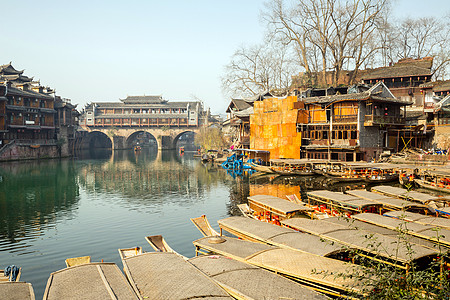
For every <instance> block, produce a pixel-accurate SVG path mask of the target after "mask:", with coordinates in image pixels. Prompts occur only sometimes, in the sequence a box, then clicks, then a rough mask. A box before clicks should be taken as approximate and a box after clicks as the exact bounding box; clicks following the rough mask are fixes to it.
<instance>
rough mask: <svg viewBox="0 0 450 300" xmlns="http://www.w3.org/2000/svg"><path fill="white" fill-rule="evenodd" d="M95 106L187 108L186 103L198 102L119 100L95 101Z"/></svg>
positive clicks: (194, 103)
mask: <svg viewBox="0 0 450 300" xmlns="http://www.w3.org/2000/svg"><path fill="white" fill-rule="evenodd" d="M94 104H95V105H96V106H97V108H187V106H188V105H198V104H199V102H188V101H183V102H181V101H180V102H165V103H154V104H148V103H121V102H95V103H94Z"/></svg>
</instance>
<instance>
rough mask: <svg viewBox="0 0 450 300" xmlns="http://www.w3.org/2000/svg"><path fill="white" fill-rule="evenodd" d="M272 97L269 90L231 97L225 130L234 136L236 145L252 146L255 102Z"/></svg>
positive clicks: (246, 147)
mask: <svg viewBox="0 0 450 300" xmlns="http://www.w3.org/2000/svg"><path fill="white" fill-rule="evenodd" d="M270 97H272V95H271V94H270V93H269V92H263V93H260V94H256V95H254V96H252V97H249V98H244V99H231V101H230V104H229V105H228V108H227V110H226V112H227V120H226V121H225V122H223V126H224V129H225V132H227V133H228V134H229V135H230V136H232V137H231V139H232V140H233V141H232V142H233V143H234V144H235V146H236V147H239V148H244V149H249V148H250V116H251V115H252V114H253V106H254V103H255V102H257V101H263V100H264V99H266V98H270Z"/></svg>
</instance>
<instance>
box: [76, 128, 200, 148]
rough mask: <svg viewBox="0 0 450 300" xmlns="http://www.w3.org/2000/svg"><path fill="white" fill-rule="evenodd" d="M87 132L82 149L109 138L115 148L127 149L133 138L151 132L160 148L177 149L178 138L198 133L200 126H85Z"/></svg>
mask: <svg viewBox="0 0 450 300" xmlns="http://www.w3.org/2000/svg"><path fill="white" fill-rule="evenodd" d="M84 129H86V130H87V133H85V134H84V136H83V137H82V139H81V141H80V145H79V147H80V148H81V149H86V148H89V145H91V142H92V141H94V142H95V139H107V140H109V141H110V143H111V147H112V148H113V149H127V148H130V147H131V140H132V139H133V138H134V137H136V135H137V134H139V133H149V134H150V135H152V136H153V137H154V138H155V140H156V143H157V145H158V149H161V150H169V149H175V148H176V144H177V141H178V139H179V138H180V137H181V136H182V135H183V134H185V133H188V132H193V133H198V132H199V130H200V128H199V127H195V128H144V127H142V128H108V127H106V128H90V127H85V128H84Z"/></svg>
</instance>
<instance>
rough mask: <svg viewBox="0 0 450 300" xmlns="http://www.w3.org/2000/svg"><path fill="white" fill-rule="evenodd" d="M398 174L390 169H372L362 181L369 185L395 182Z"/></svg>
mask: <svg viewBox="0 0 450 300" xmlns="http://www.w3.org/2000/svg"><path fill="white" fill-rule="evenodd" d="M398 177H399V174H398V173H396V172H395V171H394V170H393V169H392V167H373V168H370V169H369V170H368V172H367V173H366V176H365V177H364V181H366V182H369V183H385V182H392V181H397V180H398Z"/></svg>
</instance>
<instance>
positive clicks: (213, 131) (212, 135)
mask: <svg viewBox="0 0 450 300" xmlns="http://www.w3.org/2000/svg"><path fill="white" fill-rule="evenodd" d="M194 142H195V144H196V145H197V146H200V147H201V148H202V149H204V150H206V151H208V150H212V149H216V150H218V149H222V148H223V147H224V146H225V140H224V138H223V134H222V131H221V130H220V129H219V128H215V127H202V128H201V129H200V132H198V133H197V134H196V135H195V138H194Z"/></svg>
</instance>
